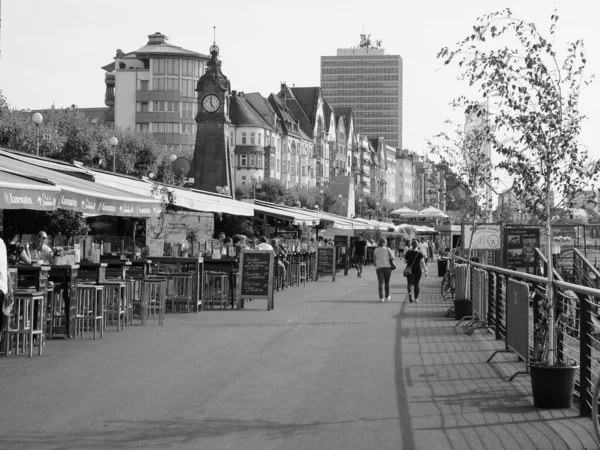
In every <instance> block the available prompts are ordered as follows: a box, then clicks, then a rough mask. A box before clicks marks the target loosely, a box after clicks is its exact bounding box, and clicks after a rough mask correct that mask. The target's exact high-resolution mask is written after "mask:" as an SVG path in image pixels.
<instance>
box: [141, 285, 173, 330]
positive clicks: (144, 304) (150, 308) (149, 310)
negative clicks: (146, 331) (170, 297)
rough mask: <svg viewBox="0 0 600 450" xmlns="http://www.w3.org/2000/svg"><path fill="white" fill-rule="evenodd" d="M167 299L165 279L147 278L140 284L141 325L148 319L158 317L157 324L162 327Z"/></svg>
mask: <svg viewBox="0 0 600 450" xmlns="http://www.w3.org/2000/svg"><path fill="white" fill-rule="evenodd" d="M166 297H167V279H166V278H163V277H147V278H144V279H142V280H141V283H140V315H141V318H142V325H145V324H146V319H148V318H149V317H154V316H157V317H158V324H159V325H164V319H165V309H166Z"/></svg>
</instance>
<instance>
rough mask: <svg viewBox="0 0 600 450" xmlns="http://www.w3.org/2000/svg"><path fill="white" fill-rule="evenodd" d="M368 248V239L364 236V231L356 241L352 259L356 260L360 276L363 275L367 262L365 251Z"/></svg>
mask: <svg viewBox="0 0 600 450" xmlns="http://www.w3.org/2000/svg"><path fill="white" fill-rule="evenodd" d="M366 249H367V241H365V238H364V237H363V235H362V233H361V234H359V235H358V239H357V240H356V241H355V242H354V250H353V254H352V259H353V260H355V261H356V268H357V269H358V273H357V275H358V277H359V278H360V277H361V276H362V269H363V264H364V263H365V252H366Z"/></svg>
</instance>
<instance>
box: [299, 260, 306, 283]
mask: <svg viewBox="0 0 600 450" xmlns="http://www.w3.org/2000/svg"><path fill="white" fill-rule="evenodd" d="M307 281H308V270H307V268H306V263H305V262H300V263H298V286H300V283H304V287H306V282H307Z"/></svg>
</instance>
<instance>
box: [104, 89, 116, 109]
mask: <svg viewBox="0 0 600 450" xmlns="http://www.w3.org/2000/svg"><path fill="white" fill-rule="evenodd" d="M104 104H105V105H106V106H108V107H109V108H114V107H115V93H114V92H107V93H106V94H104Z"/></svg>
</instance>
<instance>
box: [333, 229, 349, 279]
mask: <svg viewBox="0 0 600 450" xmlns="http://www.w3.org/2000/svg"><path fill="white" fill-rule="evenodd" d="M348 241H349V239H348V236H339V235H335V236H334V237H333V242H334V245H335V248H336V249H337V251H336V253H337V255H336V256H337V260H336V269H338V270H344V275H348V265H347V261H348V255H347V253H348Z"/></svg>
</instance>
